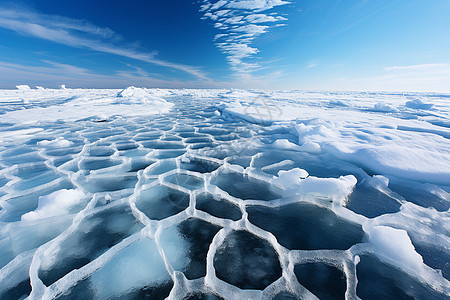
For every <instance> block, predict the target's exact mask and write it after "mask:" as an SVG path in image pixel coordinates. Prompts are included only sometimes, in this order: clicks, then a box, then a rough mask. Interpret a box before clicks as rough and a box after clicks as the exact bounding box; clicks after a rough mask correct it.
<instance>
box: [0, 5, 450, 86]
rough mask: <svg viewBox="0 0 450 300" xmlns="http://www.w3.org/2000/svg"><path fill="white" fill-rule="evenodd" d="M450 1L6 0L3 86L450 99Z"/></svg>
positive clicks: (0, 43) (1, 36)
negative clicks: (441, 95)
mask: <svg viewBox="0 0 450 300" xmlns="http://www.w3.org/2000/svg"><path fill="white" fill-rule="evenodd" d="M449 15H450V1H448V0H428V1H424V0H421V1H419V0H408V1H404V0H390V1H388V0H342V1H339V0H335V1H331V0H303V1H284V0H219V1H217V0H194V1H190V0H128V1H123V0H107V1H106V0H89V1H87V0H65V1H60V0H28V1H22V2H21V1H11V2H8V1H2V2H0V88H13V87H14V86H15V85H17V84H28V85H30V86H34V85H41V86H45V87H56V86H58V85H60V84H66V85H67V86H68V87H98V88H122V87H125V86H128V85H136V86H146V87H187V88H189V87H192V88H197V87H203V88H209V87H211V88H215V87H235V88H282V89H312V90H316V89H321V90H388V91H435V92H450V18H449V17H448V16H449Z"/></svg>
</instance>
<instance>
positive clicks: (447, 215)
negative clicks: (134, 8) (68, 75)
mask: <svg viewBox="0 0 450 300" xmlns="http://www.w3.org/2000/svg"><path fill="white" fill-rule="evenodd" d="M449 98H450V97H449V96H448V95H435V94H429V95H426V94H408V95H402V94H384V93H378V94H376V93H317V92H300V91H289V92H288V91H285V92H282V91H279V92H275V91H239V90H231V91H230V90H160V89H140V88H135V87H130V88H127V89H125V90H81V89H77V90H72V89H67V88H65V89H60V90H47V89H44V88H39V89H30V88H28V87H26V86H18V89H17V90H15V91H0V140H1V143H0V299H23V298H26V297H28V298H29V299H166V298H168V299H177V300H178V299H316V298H320V299H358V298H362V299H397V298H401V299H404V298H406V299H408V298H415V299H447V298H448V297H450V284H449V281H448V279H449V278H450V267H449V261H450V255H449V254H448V253H449V249H450V237H449V236H450V221H449V220H450V212H449V207H450V202H449V201H450V196H449V192H450V165H449V163H448V162H449V161H450V148H449V142H448V139H449V138H450V130H449V128H450V121H449V115H450V106H449V104H448V100H449Z"/></svg>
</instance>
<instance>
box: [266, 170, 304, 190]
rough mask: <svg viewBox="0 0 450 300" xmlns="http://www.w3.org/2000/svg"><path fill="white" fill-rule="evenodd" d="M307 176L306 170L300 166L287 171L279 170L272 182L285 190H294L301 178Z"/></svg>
mask: <svg viewBox="0 0 450 300" xmlns="http://www.w3.org/2000/svg"><path fill="white" fill-rule="evenodd" d="M308 176H309V174H308V172H306V171H305V170H303V169H300V168H294V169H291V170H289V171H284V170H281V171H279V172H278V177H277V178H275V179H274V180H273V183H275V184H278V185H280V186H282V187H284V188H285V189H286V190H296V189H298V187H299V186H300V182H301V181H302V179H305V178H306V177H308Z"/></svg>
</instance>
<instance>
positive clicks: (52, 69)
mask: <svg viewBox="0 0 450 300" xmlns="http://www.w3.org/2000/svg"><path fill="white" fill-rule="evenodd" d="M42 62H43V63H44V64H43V65H42V66H30V65H22V64H14V63H9V62H3V61H0V88H14V87H15V86H16V85H17V84H27V85H29V86H36V85H39V86H44V87H53V88H56V87H59V86H60V85H61V84H65V85H66V86H67V87H70V88H74V87H83V88H125V87H127V86H130V85H135V86H145V87H161V88H180V87H192V88H194V87H198V88H206V87H224V86H227V84H226V83H220V82H202V81H198V80H195V81H178V80H170V79H167V80H164V79H159V78H154V77H152V76H151V74H148V73H147V72H145V71H144V70H142V69H141V68H139V67H135V66H131V65H129V66H128V67H129V68H128V69H125V70H120V71H117V72H116V73H114V74H110V75H105V74H97V73H95V72H93V71H91V70H88V69H85V68H80V67H77V66H72V65H67V64H61V63H58V62H53V61H42Z"/></svg>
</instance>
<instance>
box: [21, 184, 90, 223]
mask: <svg viewBox="0 0 450 300" xmlns="http://www.w3.org/2000/svg"><path fill="white" fill-rule="evenodd" d="M84 197H85V195H84V193H83V192H81V191H79V190H67V189H63V190H59V191H55V192H53V193H51V194H49V195H46V196H41V197H39V204H38V207H37V209H36V210H34V211H31V212H29V213H26V214H24V215H23V216H22V218H21V219H22V220H23V221H31V220H37V219H43V218H48V217H53V216H59V215H65V214H68V213H69V212H70V210H71V209H72V208H74V207H75V206H78V205H80V204H82V203H83V201H84Z"/></svg>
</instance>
